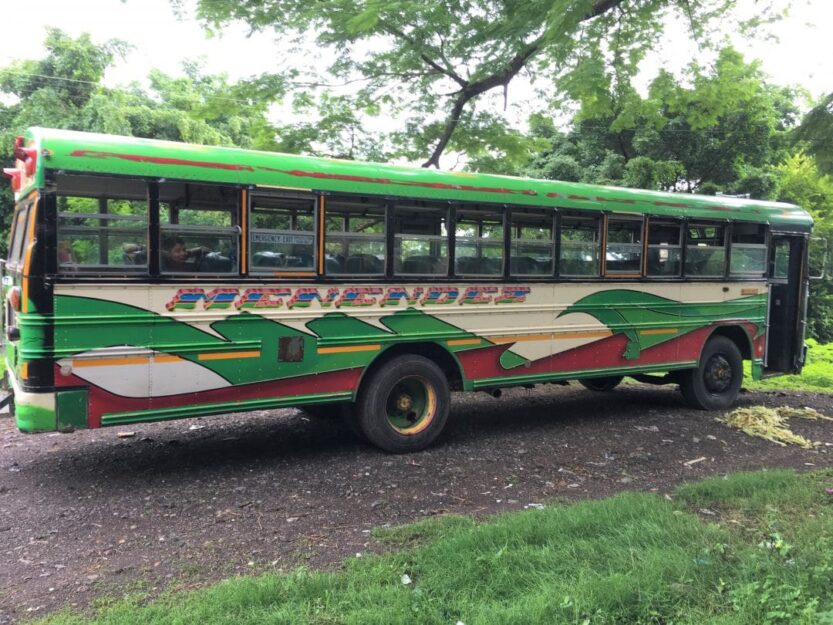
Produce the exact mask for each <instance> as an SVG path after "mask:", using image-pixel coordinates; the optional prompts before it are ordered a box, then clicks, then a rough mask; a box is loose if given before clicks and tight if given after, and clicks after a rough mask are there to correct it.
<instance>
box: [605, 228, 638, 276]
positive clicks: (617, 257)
mask: <svg viewBox="0 0 833 625" xmlns="http://www.w3.org/2000/svg"><path fill="white" fill-rule="evenodd" d="M641 273H642V218H641V217H622V216H617V215H612V216H610V217H608V219H607V249H606V250H605V275H614V276H615V275H617V274H620V275H628V276H639V275H640V274H641Z"/></svg>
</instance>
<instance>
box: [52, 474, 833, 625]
mask: <svg viewBox="0 0 833 625" xmlns="http://www.w3.org/2000/svg"><path fill="white" fill-rule="evenodd" d="M829 486H833V472H831V471H827V472H817V473H813V474H803V475H796V474H794V473H792V472H789V471H769V472H761V473H745V474H738V475H733V476H729V477H728V478H725V479H724V478H720V477H718V478H712V479H708V480H706V481H704V482H700V483H696V484H689V485H685V486H683V487H681V488H680V489H679V490H678V491H677V493H676V494H675V496H674V498H673V501H668V500H666V499H664V498H662V497H660V496H657V495H653V494H640V493H625V494H622V495H618V496H616V497H612V498H609V499H605V500H601V501H588V502H584V503H577V504H570V505H553V506H550V507H547V508H544V509H542V510H530V511H524V512H515V513H509V514H505V515H501V516H498V517H495V518H492V519H490V520H489V521H487V522H483V523H480V524H478V523H475V522H473V521H471V520H469V519H465V518H460V517H446V518H439V519H436V520H429V521H423V522H420V523H417V524H414V525H410V526H405V527H402V528H393V529H384V530H380V531H379V532H378V537H379V539H381V540H384V541H385V543H386V544H388V545H394V546H401V545H406V546H407V547H405V548H403V549H400V550H399V551H396V552H393V553H387V554H385V555H382V556H372V557H367V556H365V557H363V558H351V559H349V560H348V561H347V562H346V563H345V566H344V568H343V570H341V571H336V572H313V571H308V570H298V571H296V572H293V573H291V574H287V575H267V576H262V577H241V578H235V579H231V580H228V581H226V582H223V583H220V584H218V585H215V586H213V587H210V588H207V589H205V590H201V591H196V592H190V593H172V594H170V595H167V596H163V597H161V598H158V599H156V600H154V601H151V602H150V603H148V604H146V605H144V604H142V602H141V600H140V599H137V598H133V599H127V600H123V601H121V602H118V603H116V604H115V605H110V606H108V607H105V608H103V609H101V610H100V611H98V612H97V613H95V614H93V615H92V616H90V615H80V614H78V613H70V612H66V613H63V614H59V615H55V616H53V617H50V618H48V619H46V620H45V621H42V622H44V623H48V624H49V625H69V624H73V625H74V624H76V623H86V622H89V621H88V619H90V618H92V622H93V623H97V624H100V625H103V624H113V625H115V624H118V625H130V624H133V623H136V624H139V623H141V624H143V625H144V624H153V623H182V624H185V623H199V624H201V625H203V624H205V625H211V624H214V623H218V624H219V623H236V624H242V625H248V624H252V625H254V624H261V623H263V624H265V623H270V624H272V623H276V624H277V623H293V624H295V623H311V624H316V625H325V624H336V623H344V624H353V623H355V624H359V623H360V624H363V625H372V624H379V625H382V624H384V625H395V624H399V623H401V624H405V623H408V624H411V623H428V624H435V623H436V624H438V625H439V624H444V625H447V624H452V625H454V624H455V623H457V622H458V621H461V622H463V623H465V624H466V625H475V624H489V625H491V624H495V623H499V624H524V625H526V624H534V623H542V624H552V623H576V624H584V625H590V624H597V623H598V624H603V623H611V624H613V623H629V624H630V623H644V624H649V623H650V624H660V623H662V624H669V625H670V624H672V623H677V624H694V623H698V624H700V623H707V624H713V625H717V624H720V625H727V624H730V623H731V624H750V625H751V624H755V625H760V624H769V623H772V624H776V623H790V624H793V623H799V624H801V623H806V624H809V623H814V624H815V623H833V593H831V592H830V589H831V588H833V507H832V506H833V504H831V499H833V498H832V497H831V496H830V495H828V494H827V493H826V492H825V488H826V487H829ZM410 545H417V546H416V547H411V546H410ZM403 575H408V576H409V578H410V580H411V583H409V584H403V581H402V579H403Z"/></svg>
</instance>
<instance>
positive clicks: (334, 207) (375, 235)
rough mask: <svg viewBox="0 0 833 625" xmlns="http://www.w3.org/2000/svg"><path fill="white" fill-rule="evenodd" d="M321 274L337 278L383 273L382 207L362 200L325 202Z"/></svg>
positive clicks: (383, 233) (379, 274) (383, 221)
mask: <svg viewBox="0 0 833 625" xmlns="http://www.w3.org/2000/svg"><path fill="white" fill-rule="evenodd" d="M325 214H326V216H327V219H326V234H325V237H326V239H325V244H324V250H325V253H326V258H325V261H324V262H325V263H326V267H325V272H326V273H327V274H328V275H339V276H353V275H362V276H382V275H384V274H385V206H384V204H382V203H381V202H373V201H365V200H364V198H349V199H347V198H342V199H338V198H335V199H327V201H326V205H325Z"/></svg>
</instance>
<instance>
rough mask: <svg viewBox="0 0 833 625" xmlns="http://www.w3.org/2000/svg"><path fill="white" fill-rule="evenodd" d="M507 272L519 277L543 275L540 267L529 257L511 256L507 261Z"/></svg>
mask: <svg viewBox="0 0 833 625" xmlns="http://www.w3.org/2000/svg"><path fill="white" fill-rule="evenodd" d="M509 271H510V272H511V273H516V274H521V275H526V276H529V275H540V274H542V273H544V269H542V267H541V265H539V264H538V261H536V260H535V259H534V258H530V257H529V256H512V257H511V258H510V259H509Z"/></svg>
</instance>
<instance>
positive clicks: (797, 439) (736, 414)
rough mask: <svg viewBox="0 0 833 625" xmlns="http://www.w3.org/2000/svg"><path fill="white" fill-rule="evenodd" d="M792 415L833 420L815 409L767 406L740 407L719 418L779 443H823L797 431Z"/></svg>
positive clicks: (804, 444)
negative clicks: (791, 424) (790, 423)
mask: <svg viewBox="0 0 833 625" xmlns="http://www.w3.org/2000/svg"><path fill="white" fill-rule="evenodd" d="M790 417H797V418H799V419H810V420H812V421H817V420H819V419H823V420H825V421H833V418H830V417H827V416H825V415H823V414H821V413H820V412H819V411H817V410H815V409H813V408H791V407H789V406H781V407H780V408H767V407H766V406H749V407H744V408H737V409H735V410H733V411H732V412H730V413H729V414H727V415H724V416H723V417H720V418H718V419H717V420H718V421H720V422H721V423H725V424H726V425H728V426H730V427H733V428H735V429H738V430H740V431H741V432H744V433H746V434H748V435H749V436H755V437H757V438H763V439H764V440H768V441H770V442H772V443H775V444H777V445H781V446H786V445H798V446H799V447H803V448H804V449H812V448H814V447H817V446H818V445H820V443H817V442H814V441H811V440H809V439H807V438H805V437H803V436H801V435H800V434H796V433H795V432H793V431H792V430H791V429H790V427H789V422H788V420H789V419H790Z"/></svg>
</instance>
